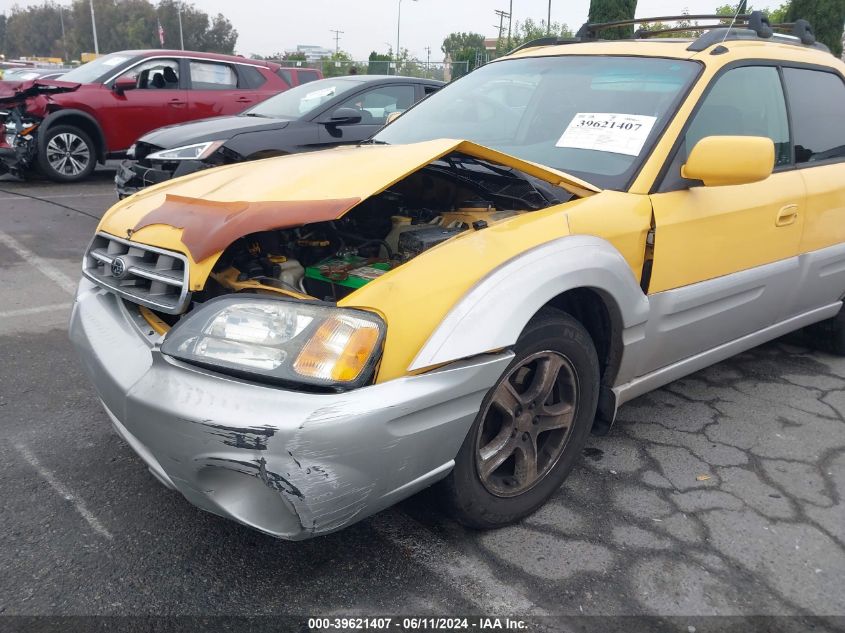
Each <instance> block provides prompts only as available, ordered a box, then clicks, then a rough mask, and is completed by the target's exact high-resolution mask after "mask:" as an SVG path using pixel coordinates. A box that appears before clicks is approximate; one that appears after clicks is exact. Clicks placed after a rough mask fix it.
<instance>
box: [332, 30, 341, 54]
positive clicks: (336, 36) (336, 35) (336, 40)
mask: <svg viewBox="0 0 845 633" xmlns="http://www.w3.org/2000/svg"><path fill="white" fill-rule="evenodd" d="M329 33H334V52H335V55H337V54H338V53H339V52H340V36H341V35H342V34H343V33H344V31H339V30H337V29H329Z"/></svg>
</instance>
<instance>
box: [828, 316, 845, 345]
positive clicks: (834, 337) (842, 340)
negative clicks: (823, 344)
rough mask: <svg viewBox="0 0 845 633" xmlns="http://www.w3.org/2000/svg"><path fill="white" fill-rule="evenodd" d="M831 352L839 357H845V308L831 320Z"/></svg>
mask: <svg viewBox="0 0 845 633" xmlns="http://www.w3.org/2000/svg"><path fill="white" fill-rule="evenodd" d="M830 325H831V327H830V334H831V338H830V340H831V351H832V352H833V353H834V354H837V355H838V356H845V308H842V310H840V311H839V314H837V315H836V316H835V317H833V318H832V319H831V320H830Z"/></svg>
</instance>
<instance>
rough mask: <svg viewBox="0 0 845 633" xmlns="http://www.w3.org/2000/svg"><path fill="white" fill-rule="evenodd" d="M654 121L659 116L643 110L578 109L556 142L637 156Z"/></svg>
mask: <svg viewBox="0 0 845 633" xmlns="http://www.w3.org/2000/svg"><path fill="white" fill-rule="evenodd" d="M655 121H657V117H653V116H646V115H642V114H614V113H609V112H579V113H578V114H576V115H575V116H574V117H572V121H570V123H569V125H568V126H567V127H566V130H564V132H563V135H562V136H561V137H560V138H559V139H558V141H557V143H555V146H556V147H571V148H574V149H592V150H596V151H599V152H612V153H614V154H627V155H629V156H637V155H638V154H639V153H640V151H641V150H642V149H643V145H645V142H646V139H647V138H648V135H649V133H650V132H651V129H652V128H653V127H654V122H655Z"/></svg>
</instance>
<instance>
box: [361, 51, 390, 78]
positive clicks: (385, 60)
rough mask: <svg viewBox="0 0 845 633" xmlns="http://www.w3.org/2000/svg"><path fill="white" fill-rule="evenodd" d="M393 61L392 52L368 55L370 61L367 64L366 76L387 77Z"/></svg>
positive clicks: (374, 52)
mask: <svg viewBox="0 0 845 633" xmlns="http://www.w3.org/2000/svg"><path fill="white" fill-rule="evenodd" d="M392 60H393V53H392V51H391V52H389V53H377V52H376V51H373V52H372V53H370V61H369V64H367V74H368V75H387V74H389V73H390V62H391V61H392Z"/></svg>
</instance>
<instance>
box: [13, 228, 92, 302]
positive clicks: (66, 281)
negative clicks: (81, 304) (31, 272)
mask: <svg viewBox="0 0 845 633" xmlns="http://www.w3.org/2000/svg"><path fill="white" fill-rule="evenodd" d="M0 244H5V245H6V246H8V247H9V248H11V249H12V250H13V251H15V252H16V253H17V254H18V255H20V257H21V258H22V259H23V260H24V261H25V262H27V263H28V264H31V265H32V266H33V267H35V268H37V269H38V270H39V271H40V272H42V273H44V275H46V276H47V277H48V278H50V279H51V280H52V281H54V282H55V283H56V284H57V285H58V286H60V287H61V288H62V290H65V291H66V292H68V293H70V294H76V286H77V283H76V282H75V281H74V280H73V279H71V278H70V277H68V276H67V275H65V274H64V273H63V272H62V271H61V270H59V269H58V268H56V267H55V266H53V264H51V263H50V262H48V261H47V260H46V259H44V258H43V257H39V256H38V255H36V254H35V253H33V252H32V251H31V250H29V249H28V248H27V247H26V246H24V245H23V244H21V243H20V242H18V241H17V240H16V239H15V238H13V237H12V236H11V235H9V234H8V233H4V232H3V231H0Z"/></svg>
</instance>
